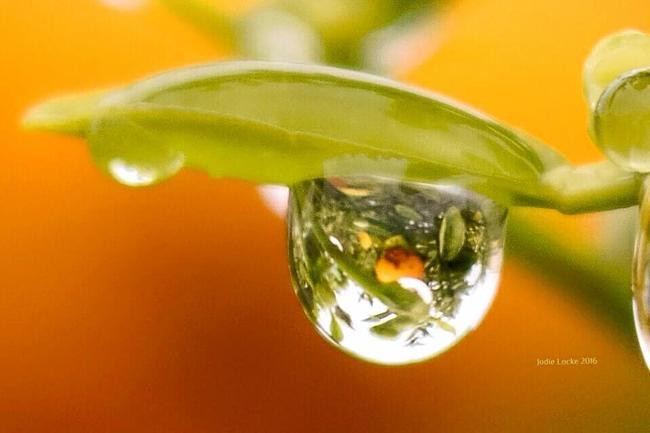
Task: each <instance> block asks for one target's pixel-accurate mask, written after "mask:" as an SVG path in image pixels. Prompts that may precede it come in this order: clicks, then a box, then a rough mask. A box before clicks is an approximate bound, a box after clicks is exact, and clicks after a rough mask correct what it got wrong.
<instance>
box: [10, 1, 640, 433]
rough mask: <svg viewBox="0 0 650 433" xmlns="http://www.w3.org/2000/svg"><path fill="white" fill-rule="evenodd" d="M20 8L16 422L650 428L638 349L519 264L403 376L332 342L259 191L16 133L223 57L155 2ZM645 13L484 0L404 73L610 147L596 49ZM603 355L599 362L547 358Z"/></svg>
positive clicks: (458, 16) (99, 430) (467, 8)
mask: <svg viewBox="0 0 650 433" xmlns="http://www.w3.org/2000/svg"><path fill="white" fill-rule="evenodd" d="M222 3H224V4H226V3H227V2H226V1H222ZM0 16H1V17H2V26H0V36H1V37H2V41H3V42H2V63H1V66H0V92H1V94H2V104H1V105H0V133H1V137H2V141H1V144H0V158H1V160H2V161H3V163H4V167H3V169H2V170H1V171H0V197H1V198H2V204H0V241H1V242H2V244H1V248H0V432H1V433H5V432H6V433H13V432H39V433H49V432H66V433H77V432H79V433H82V432H83V433H87V432H93V433H103V432H106V433H108V432H111V433H116V432H120V433H129V432H134V433H135V432H138V433H147V432H157V433H161V432H162V433H172V432H208V431H210V432H275V431H277V432H314V433H317V432H323V433H325V432H332V431H343V432H348V431H350V432H352V431H354V432H373V433H383V432H421V431H432V432H438V431H440V432H477V431H480V432H521V431H526V432H560V431H561V432H585V431H589V432H591V433H594V432H639V433H642V432H644V433H647V432H648V431H650V373H648V371H647V370H646V369H645V367H644V366H643V364H642V361H641V358H640V355H639V354H638V353H637V351H635V350H630V348H629V347H626V346H625V345H623V344H621V343H619V341H618V340H617V339H618V337H619V336H618V334H616V331H614V330H610V329H609V328H606V327H605V325H603V324H602V323H603V322H602V321H599V320H597V318H595V317H593V316H591V313H590V312H588V311H585V309H584V308H583V307H582V306H581V305H579V304H574V303H572V301H571V299H570V298H568V297H564V296H561V295H558V294H557V293H558V292H557V291H553V290H549V287H548V283H546V282H544V281H542V280H540V279H539V277H537V276H536V275H535V274H532V273H530V272H529V271H527V270H525V269H523V268H519V267H517V265H516V264H515V263H513V262H512V261H507V262H506V266H505V271H504V277H503V282H502V284H501V290H500V294H499V295H498V297H497V300H496V302H495V304H494V306H493V308H492V310H491V312H490V313H489V314H488V316H487V318H486V320H485V322H484V323H483V325H482V326H481V327H480V328H479V329H478V330H477V331H475V332H474V333H473V334H471V335H470V336H469V337H467V338H466V339H465V340H464V341H463V342H461V343H460V344H459V345H458V346H457V347H455V348H454V349H452V350H451V351H449V352H448V353H446V354H444V355H443V356H440V357H439V358H436V359H433V360H431V361H429V362H426V363H423V364H420V365H414V366H408V367H400V368H386V367H378V366H374V365H370V364H366V363H363V362H361V361H358V360H355V359H352V358H350V357H348V356H346V355H344V354H343V353H341V352H339V351H337V350H336V349H334V348H332V347H330V346H329V345H328V344H327V343H326V342H325V341H324V340H322V339H321V338H320V337H318V336H317V335H316V334H315V332H314V331H313V330H312V329H311V327H310V324H309V323H308V321H307V320H306V319H305V317H304V316H303V313H302V311H301V309H300V306H299V304H298V302H297V300H296V299H295V296H294V295H293V293H292V290H291V287H290V281H289V273H288V269H287V264H286V259H285V239H284V224H283V221H281V220H280V219H279V218H277V217H275V216H274V215H273V214H272V213H271V212H270V211H268V210H266V208H265V207H264V206H263V205H262V204H261V202H260V200H259V198H258V196H257V194H256V192H255V189H254V187H253V186H252V185H250V184H246V183H243V182H237V181H230V180H214V179H209V178H207V177H206V176H204V175H202V174H197V173H192V172H184V173H182V174H181V175H179V176H177V177H176V178H174V179H173V180H171V181H169V182H167V183H165V184H162V185H160V186H157V187H153V188H150V189H141V190H138V189H129V188H126V187H123V186H120V185H118V184H117V183H114V182H113V181H111V180H109V179H108V178H106V177H104V176H103V175H102V174H100V172H99V171H98V170H97V169H95V167H93V165H92V163H91V161H90V158H89V155H88V153H87V151H86V150H85V148H84V146H83V143H82V142H81V141H78V140H74V139H70V138H63V137H56V136H48V135H37V134H27V133H24V132H22V131H20V130H19V128H18V126H17V122H18V120H19V118H20V116H21V114H22V113H23V112H24V111H25V109H26V108H27V107H28V106H29V105H30V104H33V103H35V102H37V101H38V100H40V99H43V98H44V97H47V96H52V95H53V94H56V93H57V92H60V91H66V90H85V89H89V88H94V87H105V86H109V85H113V84H118V83H121V82H125V81H129V80H132V79H136V78H139V77H141V76H142V75H146V74H150V73H152V72H155V71H158V70H161V69H164V68H169V67H174V66H180V65H185V64H188V63H196V62H204V61H209V60H213V59H217V58H220V57H223V56H224V55H225V54H226V53H225V51H224V50H221V51H220V50H219V49H218V48H215V47H214V45H213V44H212V43H211V42H210V41H208V40H206V39H204V38H203V37H202V36H201V35H199V34H198V33H196V32H195V31H194V30H193V29H192V28H190V27H189V26H188V25H186V24H184V23H182V22H181V21H180V20H178V19H177V18H175V17H173V16H171V15H170V14H169V13H167V12H166V11H165V10H163V9H161V8H160V7H157V6H153V5H151V6H148V7H145V8H143V9H139V10H137V11H126V12H125V11H119V10H116V9H111V8H109V7H106V6H105V5H103V4H101V3H100V2H99V1H97V0H95V1H93V0H66V1H62V0H38V1H19V2H8V1H5V2H4V4H3V6H2V11H1V12H0ZM625 27H636V28H640V29H642V30H645V31H649V30H650V8H649V7H648V4H647V0H616V1H615V0H599V1H596V0H591V1H587V0H576V1H567V0H546V1H544V2H522V1H518V0H465V1H462V2H459V3H457V4H455V5H454V7H453V8H452V9H451V10H450V11H449V13H448V14H447V15H446V16H445V17H444V20H443V22H442V23H441V31H440V34H439V40H438V41H437V43H438V44H439V46H438V49H437V51H436V52H435V53H434V54H433V55H432V57H431V58H430V59H429V60H427V61H426V62H425V64H423V65H422V66H421V67H419V68H418V69H417V70H415V71H413V72H412V73H409V74H408V75H407V76H405V77H403V78H404V79H405V80H407V81H410V82H413V83H417V84H420V85H422V86H426V87H429V88H432V89H435V90H436V91H440V92H443V93H447V94H449V95H451V96H453V97H456V98H458V99H460V100H463V101H466V102H468V103H470V104H474V105H476V106H477V107H479V108H481V109H483V110H484V111H487V112H489V113H491V114H493V115H495V116H496V117H498V118H501V119H502V120H505V121H507V122H508V123H510V124H513V125H517V126H520V127H522V128H525V129H527V130H529V131H530V132H532V133H534V134H536V135H538V136H539V137H541V138H542V139H544V140H545V141H547V142H549V143H553V144H554V145H556V146H557V147H558V148H559V149H560V150H562V151H563V152H564V153H565V154H566V155H567V156H568V157H569V158H570V159H572V160H573V161H575V162H583V161H589V160H594V159H597V158H599V156H598V152H597V151H596V149H595V148H594V147H593V146H592V145H591V144H590V143H589V141H588V139H587V135H586V132H585V123H586V121H585V119H586V109H585V107H584V103H583V101H582V96H581V81H580V72H581V64H582V61H583V59H584V58H585V56H586V55H587V53H588V51H589V49H590V47H591V46H592V45H593V44H594V43H595V42H596V41H597V40H598V39H599V38H600V37H602V36H604V35H605V34H607V33H609V32H612V31H614V30H617V29H620V28H625ZM582 356H588V357H595V358H597V359H598V364H597V365H596V366H592V367H584V366H582V367H566V368H553V367H546V368H542V367H537V366H536V360H537V358H545V357H550V358H555V357H582Z"/></svg>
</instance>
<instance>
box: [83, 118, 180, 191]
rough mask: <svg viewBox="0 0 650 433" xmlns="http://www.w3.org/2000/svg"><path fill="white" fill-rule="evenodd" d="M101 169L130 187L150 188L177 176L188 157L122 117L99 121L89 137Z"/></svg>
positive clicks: (160, 138)
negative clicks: (149, 186)
mask: <svg viewBox="0 0 650 433" xmlns="http://www.w3.org/2000/svg"><path fill="white" fill-rule="evenodd" d="M87 139H88V143H89V147H90V152H91V154H92V156H93V159H94V160H95V162H96V163H97V165H98V166H100V167H102V168H103V169H104V170H105V171H106V172H107V173H108V174H109V175H111V177H113V178H114V179H115V180H116V181H118V182H120V183H122V184H124V185H128V186H148V185H152V184H155V183H159V182H162V181H163V180H165V179H168V178H170V177H171V176H173V175H175V174H176V173H177V172H178V171H179V170H180V169H181V168H182V167H183V165H184V163H185V155H184V154H183V153H182V152H181V151H179V150H177V149H175V148H174V147H173V146H172V145H171V144H170V143H167V142H166V141H165V137H159V136H156V135H153V134H152V132H151V131H150V130H149V129H148V128H145V127H142V126H140V125H139V124H138V123H137V122H134V121H131V120H129V119H126V118H122V117H120V116H106V117H100V118H98V119H97V120H95V122H93V124H92V126H91V128H90V131H89V133H88V136H87Z"/></svg>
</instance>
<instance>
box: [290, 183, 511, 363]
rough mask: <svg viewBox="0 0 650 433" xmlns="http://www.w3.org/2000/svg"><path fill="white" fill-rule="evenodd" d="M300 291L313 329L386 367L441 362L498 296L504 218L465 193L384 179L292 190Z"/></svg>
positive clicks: (294, 262) (294, 264) (293, 255)
mask: <svg viewBox="0 0 650 433" xmlns="http://www.w3.org/2000/svg"><path fill="white" fill-rule="evenodd" d="M289 211H290V214H289V256H290V257H289V258H290V264H291V270H292V277H293V282H294V287H295V290H296V293H297V295H298V298H299V300H300V302H301V303H302V306H303V308H304V310H305V312H306V313H307V315H308V317H309V318H310V319H311V320H312V322H313V323H314V325H315V326H316V329H317V330H318V332H319V333H321V334H322V335H323V336H325V338H326V339H327V340H328V341H330V342H331V343H332V344H334V345H336V346H337V347H339V348H341V349H343V350H344V351H346V352H348V353H350V354H352V355H354V356H357V357H360V358H363V359H366V360H368V361H372V362H377V363H381V364H406V363H411V362H417V361H421V360H424V359H427V358H430V357H432V356H435V355H437V354H439V353H441V352H443V351H445V350H447V349H448V348H449V347H451V346H452V345H454V344H455V343H456V342H458V341H459V340H460V339H462V338H463V336H465V335H466V334H467V333H468V332H469V331H471V330H472V329H474V328H475V327H476V326H477V325H478V324H479V323H480V321H481V320H482V318H483V316H484V315H485V313H486V312H487V310H488V308H489V306H490V304H491V303H492V300H493V298H494V295H495V293H496V289H497V283H498V278H499V271H500V266H501V261H502V252H503V228H504V223H505V216H506V210H505V209H504V208H502V207H500V206H498V205H496V204H495V203H494V202H492V201H491V200H489V199H487V198H485V197H483V196H480V195H478V194H475V193H472V192H470V191H467V190H465V189H462V188H459V187H452V186H433V185H425V184H416V183H404V182H394V181H389V180H383V179H376V178H373V179H369V178H365V179H329V180H324V179H318V180H313V181H308V182H303V183H301V184H298V185H295V186H294V187H293V188H292V190H291V200H290V206H289Z"/></svg>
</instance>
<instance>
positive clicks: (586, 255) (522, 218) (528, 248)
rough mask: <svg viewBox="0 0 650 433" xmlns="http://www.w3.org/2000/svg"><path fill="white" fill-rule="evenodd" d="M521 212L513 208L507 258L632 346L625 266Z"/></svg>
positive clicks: (571, 236) (573, 237) (627, 271)
mask: <svg viewBox="0 0 650 433" xmlns="http://www.w3.org/2000/svg"><path fill="white" fill-rule="evenodd" d="M524 212H526V211H522V210H517V209H513V210H512V213H511V217H510V221H509V223H508V239H507V242H506V249H507V251H508V252H509V253H510V254H511V257H514V258H515V259H516V260H518V261H520V262H521V263H523V264H525V265H526V266H527V267H528V268H529V269H530V270H531V271H533V272H536V273H538V274H539V275H541V276H543V278H544V279H546V280H548V281H549V282H551V283H553V286H554V287H556V288H558V289H561V290H562V293H564V294H566V295H567V296H568V297H570V298H572V299H577V300H580V302H582V303H583V304H584V305H587V306H588V307H589V308H590V309H591V310H592V313H595V316H596V318H597V319H599V320H603V321H605V322H607V323H609V324H610V325H611V326H612V327H613V329H616V330H617V331H620V333H621V335H622V336H623V337H624V341H625V342H626V343H627V344H628V345H630V347H635V341H636V339H635V337H634V324H633V321H632V311H631V300H630V299H631V298H630V297H631V294H630V288H629V287H630V278H631V276H630V267H629V264H626V265H623V264H621V263H618V262H616V261H613V260H611V258H608V257H606V256H605V254H603V252H602V251H601V250H599V249H598V248H596V247H595V245H594V243H593V242H589V241H587V240H586V239H585V238H584V237H582V236H574V235H566V234H563V233H562V231H561V230H558V228H557V227H552V226H551V227H549V226H548V225H547V224H544V222H543V221H541V220H540V219H539V218H533V217H531V216H529V215H523V213H524Z"/></svg>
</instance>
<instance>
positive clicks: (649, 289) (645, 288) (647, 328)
mask: <svg viewBox="0 0 650 433" xmlns="http://www.w3.org/2000/svg"><path fill="white" fill-rule="evenodd" d="M639 220H640V227H639V231H638V232H637V238H636V245H635V248H634V268H633V275H632V290H633V293H634V297H633V305H632V306H633V311H634V324H635V326H636V333H637V337H638V340H639V346H640V347H641V353H642V354H643V358H644V360H645V363H646V365H647V366H648V368H649V369H650V180H648V179H646V182H645V184H644V186H643V195H642V200H641V209H640V218H639Z"/></svg>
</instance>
